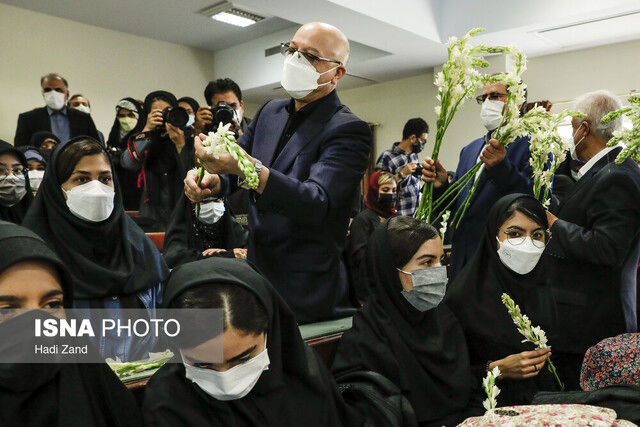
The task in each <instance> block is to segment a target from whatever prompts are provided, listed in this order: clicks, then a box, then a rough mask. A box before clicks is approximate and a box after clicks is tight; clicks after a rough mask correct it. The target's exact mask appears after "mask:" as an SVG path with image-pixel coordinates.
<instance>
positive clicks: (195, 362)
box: [185, 345, 258, 365]
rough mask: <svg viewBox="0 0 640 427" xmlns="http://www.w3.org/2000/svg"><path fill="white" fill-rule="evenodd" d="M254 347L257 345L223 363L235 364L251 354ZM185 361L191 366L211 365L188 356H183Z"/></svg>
mask: <svg viewBox="0 0 640 427" xmlns="http://www.w3.org/2000/svg"><path fill="white" fill-rule="evenodd" d="M256 347H258V346H257V345H254V346H253V347H251V348H248V349H246V350H245V351H243V352H242V353H240V354H238V355H237V356H234V357H232V358H231V359H229V360H227V361H226V362H223V363H233V362H236V361H238V360H240V359H242V358H244V357H245V356H247V355H249V354H251V353H252V352H253V351H254V350H255V349H256ZM185 359H187V360H188V361H189V362H191V363H193V364H208V365H210V364H212V362H207V361H204V360H198V359H194V358H193V357H189V356H185Z"/></svg>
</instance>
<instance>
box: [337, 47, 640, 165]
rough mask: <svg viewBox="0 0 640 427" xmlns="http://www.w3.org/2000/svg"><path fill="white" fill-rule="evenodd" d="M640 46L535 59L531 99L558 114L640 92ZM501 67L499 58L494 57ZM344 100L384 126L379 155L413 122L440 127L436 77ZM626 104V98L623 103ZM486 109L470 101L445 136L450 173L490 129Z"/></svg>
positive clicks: (353, 93)
mask: <svg viewBox="0 0 640 427" xmlns="http://www.w3.org/2000/svg"><path fill="white" fill-rule="evenodd" d="M638 52H640V41H633V42H626V43H619V44H614V45H609V46H601V47H597V48H592V49H584V50H579V51H573V52H567V53H561V54H555V55H549V56H542V57H537V58H531V59H530V60H529V66H528V70H527V71H526V72H525V74H524V79H525V81H526V83H527V85H528V86H529V100H530V101H535V100H545V99H548V100H550V101H552V102H554V103H555V105H556V107H554V111H555V110H558V109H564V108H569V107H571V104H570V103H566V104H560V103H559V102H560V101H570V100H573V99H575V98H576V97H577V96H578V95H580V94H582V93H584V92H588V91H592V90H596V89H607V90H610V91H612V92H614V93H619V94H620V93H628V92H629V91H631V90H634V89H635V90H639V91H640V55H638ZM491 59H492V62H493V63H494V65H493V68H494V69H495V68H499V62H500V59H499V58H491ZM339 94H340V99H341V100H342V102H343V103H345V104H346V105H348V106H349V107H350V108H351V109H352V110H353V111H354V112H355V113H356V114H358V115H359V116H360V117H361V118H362V119H363V120H366V121H369V122H377V123H380V126H379V127H378V129H377V135H376V136H377V152H378V153H377V154H379V153H380V152H382V151H383V150H385V149H386V148H387V147H389V146H390V145H391V144H392V143H393V142H394V141H397V140H399V139H400V138H401V135H402V127H403V126H404V123H405V122H406V121H407V119H409V118H411V117H416V116H421V117H423V118H424V119H425V120H427V122H428V123H429V125H430V126H435V113H434V107H435V89H434V86H433V75H432V73H427V74H423V75H420V76H416V77H410V78H406V79H401V80H395V81H391V82H386V83H380V84H375V85H370V86H366V87H362V88H357V89H350V90H346V91H340V92H339ZM623 100H624V99H623ZM479 114H480V107H479V106H478V105H477V104H476V103H475V101H468V102H467V103H466V104H465V105H464V106H463V107H462V108H461V109H460V110H459V113H458V114H457V115H456V117H455V118H454V119H453V122H452V123H451V125H450V126H449V129H448V130H447V134H446V135H445V142H444V143H443V146H442V149H441V151H440V158H441V160H442V162H443V164H444V165H445V167H447V168H448V169H455V166H456V165H457V163H458V155H459V153H460V149H461V148H462V147H464V146H465V145H466V144H467V143H469V142H470V141H472V140H473V139H475V138H478V137H479V136H481V135H482V134H483V132H484V128H483V127H482V125H481V124H480V119H479ZM433 136H435V129H433V128H432V129H431V135H430V136H429V142H430V144H429V145H428V146H427V147H426V148H425V150H424V151H423V152H422V153H421V154H420V158H423V157H424V156H427V155H429V154H431V151H432V150H433V144H432V143H433Z"/></svg>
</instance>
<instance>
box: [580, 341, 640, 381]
mask: <svg viewBox="0 0 640 427" xmlns="http://www.w3.org/2000/svg"><path fill="white" fill-rule="evenodd" d="M619 384H632V385H640V333H633V334H622V335H618V336H616V337H612V338H607V339H604V340H602V341H600V342H599V343H598V344H596V345H594V346H593V347H591V348H590V349H589V350H587V353H586V354H585V356H584V361H583V362H582V370H581V372H580V387H582V389H583V390H585V391H591V390H598V389H600V388H603V387H607V386H610V385H619Z"/></svg>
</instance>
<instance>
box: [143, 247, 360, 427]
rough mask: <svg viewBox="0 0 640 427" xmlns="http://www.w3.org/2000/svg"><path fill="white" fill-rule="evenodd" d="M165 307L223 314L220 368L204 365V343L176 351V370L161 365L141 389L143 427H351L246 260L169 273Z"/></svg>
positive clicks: (279, 304)
mask: <svg viewBox="0 0 640 427" xmlns="http://www.w3.org/2000/svg"><path fill="white" fill-rule="evenodd" d="M165 304H167V305H168V307H170V308H222V309H223V310H224V325H225V327H224V333H223V334H222V341H223V343H224V344H223V345H224V349H223V353H224V358H225V360H226V361H224V362H223V363H209V362H208V361H207V360H206V359H203V357H204V358H206V355H208V354H210V352H209V351H208V348H207V347H206V346H207V345H209V343H210V342H211V340H209V341H203V342H202V343H191V344H181V345H179V346H180V347H181V348H182V351H181V353H182V358H183V363H177V364H176V363H173V364H167V365H165V366H163V367H162V368H161V369H160V370H159V371H158V372H157V373H156V374H155V375H154V376H153V377H152V378H151V380H150V381H149V384H148V385H147V388H146V392H145V401H144V405H143V414H144V416H145V421H146V423H147V425H149V426H234V427H242V426H265V427H267V426H278V427H287V426H305V427H314V426H323V427H326V426H341V425H345V426H355V425H358V424H357V423H353V422H351V420H348V419H346V413H345V411H346V407H345V406H344V404H343V401H342V400H341V398H340V396H339V395H338V393H337V390H336V388H335V383H334V382H333V380H332V378H331V375H330V374H329V373H328V372H327V370H326V369H325V368H324V366H323V365H322V363H321V362H320V360H319V359H318V357H317V356H316V354H315V353H314V351H313V350H312V349H311V348H309V347H307V346H306V345H305V343H304V342H303V341H302V338H301V336H300V332H299V330H298V325H297V323H296V320H295V318H294V316H293V313H292V312H291V310H290V309H289V308H288V307H287V305H286V304H285V302H284V301H283V300H282V299H281V298H280V296H278V294H277V293H276V292H275V290H274V289H273V288H272V287H271V285H270V284H269V283H268V282H267V280H266V279H265V278H264V277H262V276H261V275H260V274H259V273H258V272H257V271H255V270H254V269H253V268H252V267H251V266H250V265H249V264H248V263H247V262H246V261H243V260H238V259H227V258H209V259H205V260H200V261H195V262H192V263H189V264H184V265H182V266H180V267H178V268H176V269H175V270H173V271H172V273H171V279H170V280H169V283H168V285H167V290H166V294H165ZM209 329H212V328H209ZM239 337H240V338H239ZM207 338H210V339H212V338H215V336H211V337H204V336H203V337H202V340H206V339H207ZM265 340H266V342H265ZM218 343H219V341H218ZM194 344H195V346H194ZM217 345H219V344H217ZM232 345H233V350H231V346H232ZM245 350H246V351H245ZM214 351H215V350H214ZM199 354H204V356H199ZM238 354H241V356H240V358H239V359H240V360H236V361H235V362H231V360H229V359H230V358H231V359H233V358H235V359H238V357H236V356H237V355H238ZM178 357H180V355H178ZM194 359H199V360H198V363H195V362H194ZM194 363H195V365H196V366H194ZM238 374H241V375H238ZM190 378H191V379H190ZM231 378H234V379H233V380H231Z"/></svg>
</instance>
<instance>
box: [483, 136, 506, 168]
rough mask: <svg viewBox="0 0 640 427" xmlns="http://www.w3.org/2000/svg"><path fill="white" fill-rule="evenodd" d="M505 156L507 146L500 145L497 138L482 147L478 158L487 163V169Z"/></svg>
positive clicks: (497, 163) (500, 161)
mask: <svg viewBox="0 0 640 427" xmlns="http://www.w3.org/2000/svg"><path fill="white" fill-rule="evenodd" d="M506 156H507V148H506V147H505V146H504V145H502V143H501V142H500V141H498V140H497V139H492V140H490V141H489V144H488V145H487V146H486V147H484V149H483V150H482V154H480V160H481V161H482V162H483V163H484V164H485V165H487V168H488V169H491V168H493V167H495V166H497V165H499V164H500V163H502V161H503V160H504V158H505V157H506Z"/></svg>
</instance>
